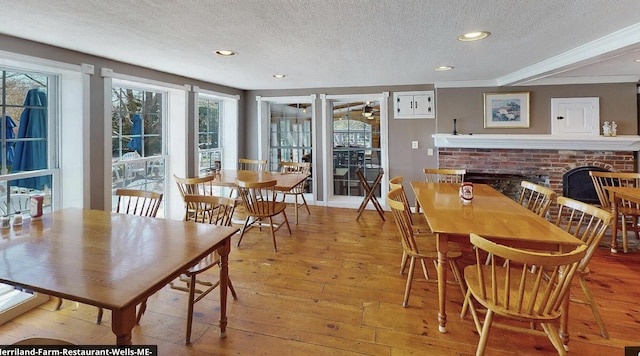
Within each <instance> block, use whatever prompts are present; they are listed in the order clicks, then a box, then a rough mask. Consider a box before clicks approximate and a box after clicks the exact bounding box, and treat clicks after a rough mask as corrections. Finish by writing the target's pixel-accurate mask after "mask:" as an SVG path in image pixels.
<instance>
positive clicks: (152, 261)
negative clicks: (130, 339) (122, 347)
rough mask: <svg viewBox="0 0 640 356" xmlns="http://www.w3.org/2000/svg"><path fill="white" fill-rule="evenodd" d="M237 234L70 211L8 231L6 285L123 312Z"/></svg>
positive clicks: (2, 275)
mask: <svg viewBox="0 0 640 356" xmlns="http://www.w3.org/2000/svg"><path fill="white" fill-rule="evenodd" d="M237 230H238V229H237V228H233V227H219V226H213V225H208V224H195V223H185V222H182V221H175V220H168V219H156V218H147V217H139V216H132V215H125V214H116V213H109V212H105V211H101V210H82V209H63V210H59V211H55V212H53V213H50V214H45V215H44V216H43V217H42V218H41V219H40V220H31V219H25V221H24V224H23V225H22V227H11V228H8V229H2V230H1V237H2V240H0V253H1V254H2V262H0V282H6V283H8V284H18V285H21V286H23V287H26V288H28V289H32V290H35V291H37V292H42V293H45V294H50V295H54V296H58V297H61V298H64V299H70V300H74V301H78V302H81V303H86V304H90V305H94V306H98V307H102V308H106V309H110V310H114V309H116V310H119V309H123V308H126V307H131V306H132V305H134V306H135V305H136V304H138V303H140V302H142V300H143V299H144V298H145V297H146V296H148V295H150V294H151V293H153V292H155V291H157V290H159V289H160V288H162V287H163V286H165V285H166V284H168V283H169V282H170V281H171V280H173V279H174V278H175V277H177V276H178V275H179V274H180V273H181V272H183V271H185V270H186V269H187V268H189V267H191V266H192V265H194V264H196V263H197V262H198V261H199V260H200V259H202V258H203V257H204V256H205V255H207V253H208V252H207V251H208V250H212V248H213V247H214V246H219V245H220V244H221V243H222V242H223V241H224V240H225V239H227V238H228V237H229V236H231V235H233V234H234V233H235V232H236V231H237Z"/></svg>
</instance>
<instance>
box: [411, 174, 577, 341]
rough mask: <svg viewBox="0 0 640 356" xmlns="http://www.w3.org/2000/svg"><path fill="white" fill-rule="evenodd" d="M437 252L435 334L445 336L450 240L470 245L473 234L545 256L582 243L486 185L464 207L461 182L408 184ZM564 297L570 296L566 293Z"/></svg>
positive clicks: (566, 335)
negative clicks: (434, 240)
mask: <svg viewBox="0 0 640 356" xmlns="http://www.w3.org/2000/svg"><path fill="white" fill-rule="evenodd" d="M411 186H412V188H413V191H414V193H415V195H416V198H417V199H418V203H419V204H420V206H421V207H422V208H423V209H422V212H423V214H424V216H425V218H426V219H427V223H428V224H429V227H430V228H431V230H432V231H433V233H434V234H435V235H436V238H437V248H438V264H437V270H438V324H439V326H438V329H439V331H440V332H443V333H444V332H446V323H447V313H446V303H445V301H446V280H447V251H448V243H449V241H455V242H459V243H461V244H466V245H470V242H469V234H470V233H472V232H473V233H475V234H478V235H480V236H482V237H485V238H488V239H491V240H493V241H495V242H497V243H501V244H504V245H508V246H511V247H519V248H531V249H536V250H547V251H567V250H573V249H574V248H576V247H577V246H579V245H581V244H582V242H581V241H580V240H579V239H577V238H575V237H574V236H572V235H571V234H569V233H567V232H565V231H564V230H562V229H561V228H559V227H557V226H555V225H554V224H552V223H551V222H549V221H547V220H546V219H544V218H542V217H540V216H538V215H536V214H534V213H533V212H531V211H530V210H528V209H527V208H525V207H524V206H522V205H520V204H519V203H518V202H516V201H514V200H513V199H511V198H509V197H507V196H506V195H503V194H502V193H500V192H498V191H497V190H495V189H494V188H492V187H490V186H488V185H486V184H474V185H473V193H474V198H473V200H472V201H471V203H467V204H465V203H463V202H462V200H461V199H460V197H459V188H460V183H427V182H411ZM567 296H568V293H567ZM568 302H569V299H568V298H567V299H566V302H565V303H564V308H565V309H564V312H563V318H562V319H561V329H560V330H561V337H562V339H563V342H564V343H565V345H567V343H568V338H569V333H568V307H569V306H568Z"/></svg>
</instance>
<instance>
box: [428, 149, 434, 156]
mask: <svg viewBox="0 0 640 356" xmlns="http://www.w3.org/2000/svg"><path fill="white" fill-rule="evenodd" d="M427 156H433V148H427Z"/></svg>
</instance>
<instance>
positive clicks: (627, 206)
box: [589, 171, 640, 253]
mask: <svg viewBox="0 0 640 356" xmlns="http://www.w3.org/2000/svg"><path fill="white" fill-rule="evenodd" d="M589 175H590V176H591V180H592V181H593V186H594V188H595V189H596V193H597V194H598V200H600V206H601V207H602V208H603V209H606V210H608V211H611V210H612V209H611V202H610V201H609V192H608V191H607V190H606V189H604V187H610V186H615V187H636V188H640V173H632V172H597V171H589ZM618 213H619V214H620V222H621V223H620V224H619V225H620V226H621V229H622V249H623V251H624V253H627V252H628V250H629V245H628V244H629V242H628V238H627V231H633V232H635V235H636V238H640V235H639V232H640V226H639V225H638V217H640V206H639V205H638V204H636V203H632V202H629V201H625V200H623V201H622V202H621V203H620V205H619V206H618ZM617 218H618V217H617V216H615V217H614V219H617ZM612 236H613V237H612V238H614V239H615V238H617V236H618V231H617V229H616V231H612ZM611 252H613V253H616V252H618V251H617V250H614V249H611Z"/></svg>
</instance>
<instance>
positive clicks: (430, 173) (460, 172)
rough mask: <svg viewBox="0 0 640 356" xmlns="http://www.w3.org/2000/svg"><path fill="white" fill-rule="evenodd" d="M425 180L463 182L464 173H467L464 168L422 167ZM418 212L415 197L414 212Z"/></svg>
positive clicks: (418, 206)
mask: <svg viewBox="0 0 640 356" xmlns="http://www.w3.org/2000/svg"><path fill="white" fill-rule="evenodd" d="M422 172H423V173H424V181H425V182H442V183H462V182H464V175H465V174H467V170H466V169H454V168H424V169H423V170H422ZM419 212H420V204H418V199H416V213H419Z"/></svg>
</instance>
